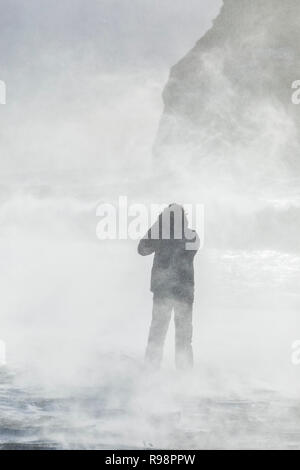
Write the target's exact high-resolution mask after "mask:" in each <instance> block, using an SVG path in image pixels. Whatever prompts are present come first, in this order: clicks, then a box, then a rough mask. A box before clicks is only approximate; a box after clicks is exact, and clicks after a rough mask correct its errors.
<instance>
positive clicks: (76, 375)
mask: <svg viewBox="0 0 300 470" xmlns="http://www.w3.org/2000/svg"><path fill="white" fill-rule="evenodd" d="M220 7H221V1H210V2H208V1H205V0H201V1H200V0H197V1H196V0H190V2H189V3H188V5H187V4H186V2H183V1H182V0H176V1H175V0H172V1H171V0H164V1H163V2H158V1H153V0H152V1H151V2H150V1H148V0H143V1H142V2H141V1H138V0H130V1H129V0H128V1H127V0H110V1H108V0H99V1H96V0H93V1H90V2H88V4H87V2H83V0H72V1H71V0H63V1H60V2H53V1H50V0H49V1H48V0H47V1H44V2H43V7H41V2H38V1H37V0H30V1H27V2H25V3H24V2H21V0H14V1H12V0H10V1H5V0H2V1H1V15H0V31H1V33H0V36H1V41H0V44H1V46H0V64H1V68H0V73H1V76H0V79H1V80H4V81H5V82H6V86H7V104H6V105H5V106H4V105H0V115H1V128H0V141H1V160H0V168H1V183H0V184H1V188H0V196H1V199H0V202H1V204H0V227H1V233H0V259H1V268H0V278H1V285H2V295H1V304H0V310H1V329H0V339H1V340H2V341H5V344H6V356H7V357H6V360H7V364H6V366H5V367H2V368H1V370H0V378H1V381H0V407H1V414H2V418H1V419H2V426H1V425H0V446H1V447H3V448H6V447H9V446H12V447H14V446H15V447H19V448H23V447H24V448H32V447H34V448H44V447H46V448H152V447H156V448H162V447H164V448H197V447H202V448H215V447H224V448H230V447H232V446H235V447H240V448H243V447H249V446H259V445H260V443H259V440H260V439H262V437H261V436H263V439H265V441H264V440H263V439H262V442H268V436H269V435H270V433H271V431H272V428H273V431H272V432H274V433H275V432H276V429H277V428H276V425H277V424H278V422H279V421H281V424H282V428H284V429H288V430H289V431H290V427H291V428H292V429H294V428H295V427H296V423H294V422H292V421H291V419H290V414H289V413H291V411H290V410H289V411H287V412H286V408H287V405H286V401H285V400H286V398H287V397H288V398H290V399H291V403H294V402H293V401H292V400H294V397H295V396H297V393H298V388H299V385H298V369H297V367H295V366H293V365H292V363H291V355H292V343H293V342H294V341H295V340H297V339H298V337H299V335H300V322H299V320H298V306H299V297H298V292H297V287H298V282H297V281H298V274H299V269H300V256H299V241H298V234H297V227H298V226H299V224H298V222H297V221H298V218H299V200H298V191H297V185H296V184H295V185H293V186H292V185H291V184H290V180H289V177H290V175H289V174H284V178H282V179H281V175H282V172H280V170H278V166H277V156H278V155H279V153H280V148H281V146H282V145H283V144H282V142H283V143H284V142H285V141H286V139H290V138H293V129H292V126H289V123H288V122H286V120H285V116H284V117H283V118H282V116H281V115H280V113H278V114H276V113H275V114H274V110H272V109H271V110H266V108H264V107H263V106H262V108H263V109H262V110H261V113H258V116H257V115H255V117H254V115H253V122H254V123H255V126H256V127H255V129H256V131H257V132H258V133H259V135H260V136H263V143H264V145H265V146H268V145H270V141H272V142H273V136H274V134H273V133H272V132H273V129H274V126H273V123H274V121H276V126H277V125H278V123H279V127H280V132H278V133H277V134H276V135H277V136H278V139H279V143H278V142H277V143H275V144H274V146H275V147H276V148H275V151H274V154H275V158H274V161H273V162H270V161H269V162H268V163H267V165H268V168H275V176H274V175H273V176H272V178H270V179H269V181H268V184H266V185H265V186H264V187H263V191H262V192H261V193H260V194H259V197H258V198H257V197H255V198H252V194H254V193H255V194H256V195H257V193H256V191H258V186H257V187H256V186H255V184H256V183H257V181H259V182H261V180H264V178H265V170H266V168H265V165H266V164H265V163H263V162H262V161H261V159H259V155H258V154H259V148H260V146H261V143H262V140H259V139H258V140H256V141H255V142H254V143H253V147H252V148H251V147H250V148H247V149H246V148H243V147H242V146H241V147H239V148H238V149H236V153H237V154H236V155H233V156H232V160H233V161H234V160H235V159H237V157H238V156H239V155H240V153H241V152H243V155H244V157H245V160H247V161H248V162H249V166H250V167H251V168H252V167H255V171H256V175H257V174H258V177H257V178H255V177H253V173H252V177H250V176H249V173H247V170H246V171H245V169H243V168H241V167H240V166H239V165H238V168H237V167H236V166H235V167H234V171H233V172H232V166H231V164H228V163H226V162H225V163H224V162H223V161H222V162H221V163H220V160H219V159H218V156H219V155H218V152H217V148H216V147H215V146H212V148H210V147H209V146H208V147H205V146H204V150H203V152H204V153H205V157H206V158H203V159H202V160H200V161H201V162H200V163H199V165H198V166H197V171H198V173H197V172H195V171H193V170H191V167H189V165H188V162H186V161H182V153H181V152H179V151H178V149H175V148H174V149H172V150H171V158H172V159H171V164H170V160H168V158H167V159H166V160H167V162H168V163H167V165H162V166H161V165H160V162H158V161H157V159H155V158H154V156H153V145H154V143H155V141H156V137H157V131H158V127H159V123H160V119H161V116H162V113H163V101H162V92H163V89H164V87H165V84H166V82H167V80H168V77H169V71H170V67H171V66H172V65H174V64H175V63H177V62H178V61H179V60H180V59H181V58H182V57H183V56H184V55H185V54H186V53H187V52H188V51H189V50H190V49H191V48H192V47H193V46H194V44H195V42H196V41H197V40H198V39H199V38H200V37H201V36H202V35H203V34H204V33H205V32H206V31H207V30H208V29H209V28H210V27H211V25H212V21H213V19H214V18H215V17H216V16H217V14H218V12H219V10H220ZM216 79H218V80H221V82H218V84H220V83H221V84H222V86H223V85H224V83H223V82H222V77H220V76H219V75H218V77H217V78H216ZM228 93H229V94H230V90H228ZM227 98H228V96H227ZM227 104H228V102H227V101H225V102H224V103H221V106H226V105H227ZM212 106H214V103H212ZM268 112H270V115H271V120H269V119H267V120H266V113H268ZM272 119H273V121H272ZM266 121H267V123H266ZM282 121H283V122H285V123H286V127H283V126H280V122H282ZM262 123H263V124H264V126H266V127H264V126H263V125H262ZM252 124H253V123H252ZM252 124H251V128H252ZM267 126H270V128H272V132H269V128H268V127H267ZM262 127H263V129H261V128H262ZM276 129H277V130H278V127H276ZM205 133H206V136H205V137H207V130H206V129H203V134H205ZM291 136H292V137H291ZM280 139H282V141H280ZM191 140H192V139H191ZM194 144H195V148H196V143H195V142H194ZM197 151H198V148H197V150H196V152H197ZM210 152H211V153H210ZM212 153H214V158H212V159H211V160H209V157H210V156H212ZM254 154H255V155H258V157H257V158H258V159H257V161H256V163H259V164H257V165H255V162H253V159H252V156H253V155H254ZM178 169H179V170H178ZM278 174H279V177H278ZM254 181H256V183H254ZM245 182H246V183H247V185H249V186H248V187H247V186H246V183H245ZM244 188H247V189H245V191H244ZM259 188H260V190H261V186H259ZM120 195H123V196H127V197H128V199H129V202H132V203H135V202H139V203H144V204H146V205H147V207H148V206H150V204H152V203H160V204H168V203H171V202H174V201H176V202H178V203H187V204H203V205H204V207H205V227H204V237H205V241H204V243H203V249H202V250H201V251H200V253H199V254H198V255H197V257H196V260H195V272H196V299H195V307H194V340H193V344H194V353H195V368H194V370H193V372H191V373H189V374H187V375H184V376H181V375H180V374H178V373H177V372H176V371H175V368H174V339H173V337H174V327H173V325H171V329H170V331H169V332H168V337H167V344H166V348H165V357H164V363H163V368H162V370H161V371H159V372H157V373H156V374H153V375H150V376H149V375H148V374H147V373H146V372H145V370H144V363H143V357H144V351H145V346H146V341H147V335H148V329H149V325H150V320H151V309H152V295H151V293H150V290H149V288H150V271H151V263H152V258H151V257H149V258H142V257H139V256H138V254H137V241H134V240H122V241H120V240H115V241H111V240H110V241H100V240H99V239H98V238H97V236H96V228H97V222H98V219H97V217H96V210H97V206H98V205H99V204H100V203H113V204H117V201H118V198H119V196H120ZM274 207H276V208H277V209H276V211H275V212H274ZM282 220H283V222H282ZM294 221H296V224H295V228H294V229H291V222H294ZM198 230H199V228H198ZM200 230H201V228H200ZM187 384H188V387H187ZM231 404H233V405H232V406H233V408H230V406H231ZM227 405H228V406H229V408H227ZM245 415H247V418H246V419H245V420H244V416H245ZM249 416H250V418H249V419H250V421H251V419H252V420H253V422H254V423H255V426H256V428H255V429H256V431H257V433H256V435H253V429H252V427H251V423H250V425H249V423H248V421H247V419H248V417H249ZM262 416H263V419H262V420H261V417H262ZM234 423H237V424H234ZM239 423H240V424H239ZM245 423H246V424H245ZM274 423H275V424H274ZM255 426H254V427H255ZM289 426H290V427H289ZM254 434H255V433H254ZM249 436H250V437H249ZM257 436H260V439H259V438H258V437H257ZM266 436H267V437H266ZM276 439H277V440H275V441H273V442H272V443H271V444H269V445H270V446H272V445H273V446H274V447H280V446H283V445H284V443H285V441H284V439H283V437H282V436H281V437H280V436H279V437H278V438H276ZM293 439H294V438H293V437H292V438H289V440H288V442H289V444H290V445H291V446H293V445H296V444H294V440H293Z"/></svg>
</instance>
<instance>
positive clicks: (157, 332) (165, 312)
mask: <svg viewBox="0 0 300 470" xmlns="http://www.w3.org/2000/svg"><path fill="white" fill-rule="evenodd" d="M171 314H172V301H171V300H170V299H169V298H166V297H160V296H156V295H154V296H153V311H152V322H151V327H150V332H149V338H148V345H147V349H146V361H147V362H148V363H149V364H151V365H152V366H154V367H159V366H160V363H161V360H162V356H163V348H164V342H165V338H166V334H167V331H168V327H169V323H170V319H171Z"/></svg>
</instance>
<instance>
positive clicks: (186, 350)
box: [174, 300, 194, 369]
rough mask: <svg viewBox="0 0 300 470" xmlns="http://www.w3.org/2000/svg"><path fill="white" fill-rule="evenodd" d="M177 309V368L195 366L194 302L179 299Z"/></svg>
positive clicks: (175, 305)
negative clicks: (193, 342) (193, 345)
mask: <svg viewBox="0 0 300 470" xmlns="http://www.w3.org/2000/svg"><path fill="white" fill-rule="evenodd" d="M174 311H175V347H176V350H175V357H176V367H177V369H190V368H192V367H193V362H194V360H193V348H192V336H193V324H192V321H193V304H192V303H189V302H183V301H180V300H177V301H176V302H175V304H174Z"/></svg>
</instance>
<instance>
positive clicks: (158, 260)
mask: <svg viewBox="0 0 300 470" xmlns="http://www.w3.org/2000/svg"><path fill="white" fill-rule="evenodd" d="M199 245H200V241H199V237H198V235H197V233H196V232H195V231H194V230H190V229H189V228H188V220H187V217H186V215H185V212H184V209H183V207H182V206H179V205H177V204H171V205H170V206H169V207H168V208H167V209H166V210H165V211H164V212H163V213H162V214H161V215H160V216H159V218H158V221H157V222H156V223H155V224H154V226H153V227H152V228H151V229H150V230H149V231H148V232H147V234H146V235H145V236H144V238H142V239H141V240H140V243H139V246H138V253H139V254H140V255H142V256H148V255H151V254H153V253H154V262H153V268H152V275H151V291H152V292H153V312H152V323H151V327H150V332H149V339H148V345H147V350H146V361H147V362H148V363H149V364H151V365H152V366H153V367H156V368H158V367H159V366H160V363H161V360H162V356H163V347H164V342H165V337H166V334H167V331H168V327H169V323H170V319H171V314H172V310H173V309H174V319H175V347H176V353H175V357H176V367H177V368H178V369H189V368H191V367H192V366H193V350H192V333H193V326H192V314H193V303H194V257H195V255H196V253H197V251H198V250H199Z"/></svg>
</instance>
